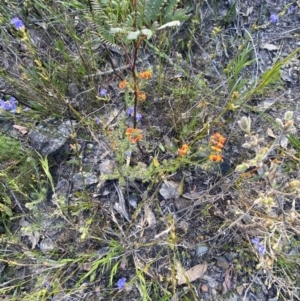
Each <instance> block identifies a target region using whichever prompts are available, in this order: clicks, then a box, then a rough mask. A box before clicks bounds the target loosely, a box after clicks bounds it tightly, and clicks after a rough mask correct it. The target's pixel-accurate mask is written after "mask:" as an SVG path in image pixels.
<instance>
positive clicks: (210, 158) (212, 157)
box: [209, 155, 223, 162]
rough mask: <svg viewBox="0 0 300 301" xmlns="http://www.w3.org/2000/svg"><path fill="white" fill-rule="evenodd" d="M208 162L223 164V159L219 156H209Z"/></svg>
mask: <svg viewBox="0 0 300 301" xmlns="http://www.w3.org/2000/svg"><path fill="white" fill-rule="evenodd" d="M209 160H210V161H213V162H223V158H222V156H220V155H210V156H209Z"/></svg>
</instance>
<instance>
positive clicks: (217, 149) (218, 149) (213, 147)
mask: <svg viewBox="0 0 300 301" xmlns="http://www.w3.org/2000/svg"><path fill="white" fill-rule="evenodd" d="M210 148H211V149H212V150H213V151H215V152H217V153H220V152H221V151H222V148H218V147H215V146H211V147H210Z"/></svg>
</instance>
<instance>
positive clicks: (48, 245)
mask: <svg viewBox="0 0 300 301" xmlns="http://www.w3.org/2000/svg"><path fill="white" fill-rule="evenodd" d="M54 247H55V246H54V243H53V241H52V240H51V239H50V238H45V239H43V240H42V241H41V242H40V250H41V251H42V252H44V253H47V252H50V251H52V250H53V249H54Z"/></svg>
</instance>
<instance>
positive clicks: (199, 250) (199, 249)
mask: <svg viewBox="0 0 300 301" xmlns="http://www.w3.org/2000/svg"><path fill="white" fill-rule="evenodd" d="M207 251H208V246H207V245H206V244H202V243H200V244H197V245H196V256H202V255H204V254H205V253H207Z"/></svg>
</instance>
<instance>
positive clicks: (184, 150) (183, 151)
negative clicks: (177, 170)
mask: <svg viewBox="0 0 300 301" xmlns="http://www.w3.org/2000/svg"><path fill="white" fill-rule="evenodd" d="M188 149H189V146H188V145H187V144H183V145H182V147H181V148H179V149H178V156H180V157H184V156H185V155H186V154H187V151H188Z"/></svg>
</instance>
